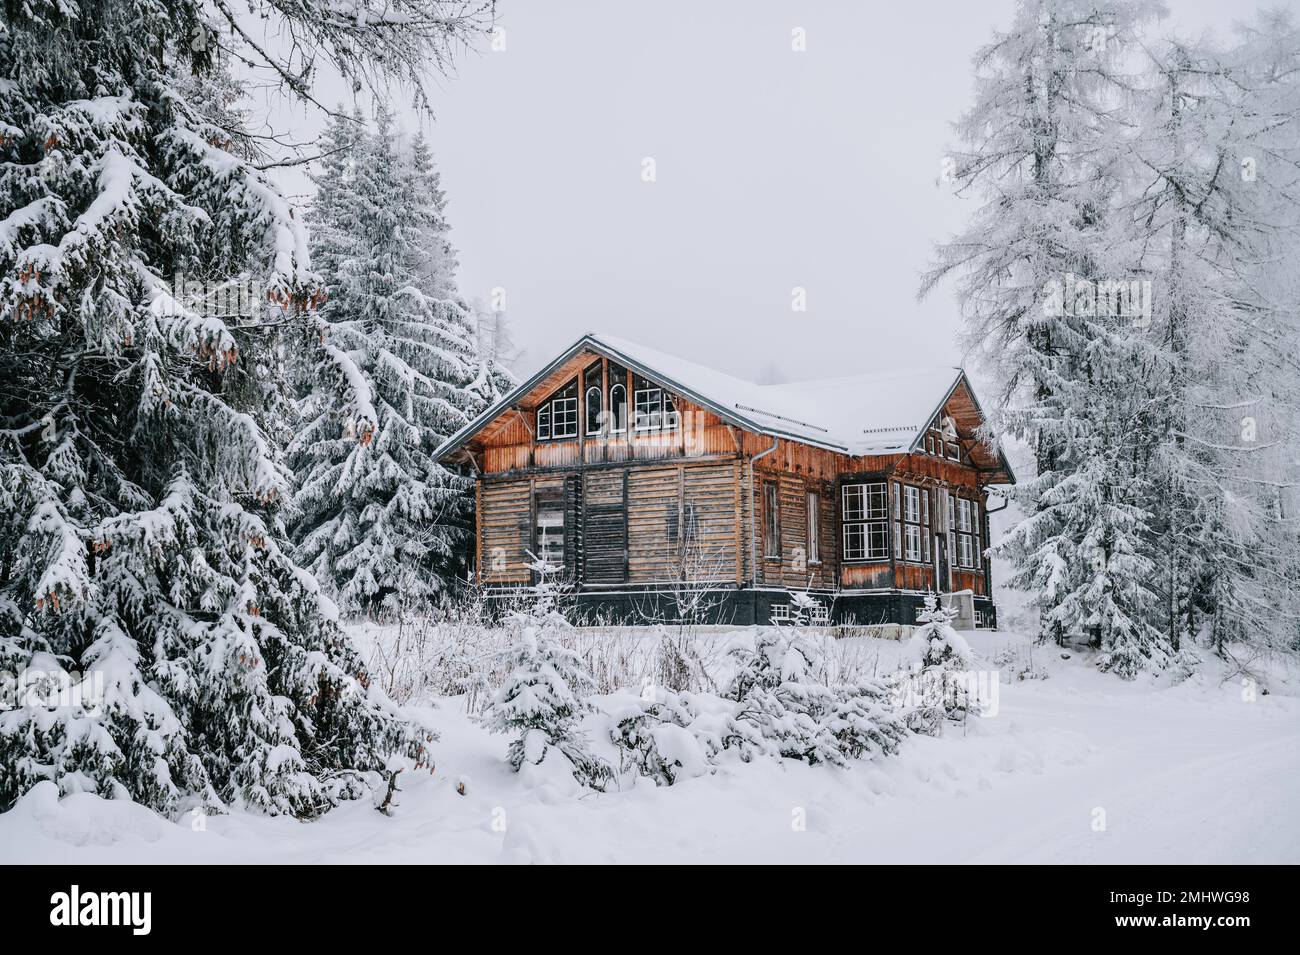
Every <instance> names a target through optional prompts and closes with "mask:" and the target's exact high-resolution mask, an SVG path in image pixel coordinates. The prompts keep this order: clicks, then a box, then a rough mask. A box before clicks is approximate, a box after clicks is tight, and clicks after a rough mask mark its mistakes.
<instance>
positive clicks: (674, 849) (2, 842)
mask: <svg viewBox="0 0 1300 955" xmlns="http://www.w3.org/2000/svg"><path fill="white" fill-rule="evenodd" d="M969 639H970V641H971V644H972V647H973V648H974V649H975V650H976V651H977V652H980V653H981V654H983V655H985V656H986V657H989V658H991V657H992V655H993V654H994V653H995V652H996V651H997V650H998V649H1000V648H1002V647H1003V646H1005V645H1007V644H1017V643H1018V644H1023V643H1024V641H1022V640H1019V639H1018V638H1015V637H1012V636H1010V635H1007V634H988V633H977V634H970V635H969ZM879 643H880V644H881V648H880V649H881V654H882V658H883V657H887V656H888V655H892V654H896V653H897V652H898V644H892V643H888V642H886V641H879ZM1034 658H1035V662H1036V663H1037V664H1038V665H1039V666H1040V667H1042V668H1043V669H1045V670H1046V671H1047V673H1048V678H1047V679H1044V680H1034V681H1027V682H1013V683H1009V684H1008V683H1003V684H1001V685H1000V698H999V700H998V712H997V715H996V716H993V717H991V718H986V719H980V720H977V721H973V722H972V723H971V724H970V725H969V728H968V729H967V730H966V732H965V734H964V735H963V733H962V731H961V730H960V729H957V730H950V732H949V733H948V735H947V736H945V737H944V738H942V739H930V738H915V739H911V740H909V741H908V742H907V743H906V744H905V746H904V749H903V751H902V754H901V755H900V756H898V757H894V758H890V759H887V760H884V761H880V762H874V763H858V764H855V765H854V766H853V767H852V768H851V769H849V770H847V771H845V770H836V769H832V768H824V767H816V768H812V767H808V766H806V765H803V764H801V763H795V762H789V761H786V762H783V763H766V762H761V761H760V762H756V763H752V764H749V765H741V764H728V765H725V766H723V767H721V768H719V769H718V770H717V772H716V773H714V774H713V775H711V776H706V777H702V778H697V779H691V780H686V781H684V782H681V783H680V784H678V785H676V786H673V787H670V788H656V787H655V786H654V785H653V784H652V783H650V782H649V781H643V782H642V783H641V784H638V785H635V786H633V787H632V788H630V789H627V790H625V791H622V792H614V793H608V794H598V793H583V794H570V793H566V792H564V791H562V790H561V789H559V788H554V787H551V786H545V785H544V786H540V787H538V786H533V787H528V786H526V785H525V784H524V782H523V781H522V780H521V779H520V777H518V776H516V775H515V774H513V773H511V772H510V771H509V770H508V768H507V767H506V765H505V764H504V762H503V760H502V756H503V753H504V750H505V746H506V739H505V738H504V737H501V736H491V735H489V734H487V733H485V732H484V731H483V730H482V729H481V728H479V727H478V726H477V725H475V724H473V723H472V722H471V721H469V720H468V719H466V718H465V716H464V715H463V714H462V713H460V712H459V709H458V706H459V701H457V700H447V701H443V703H442V704H441V705H440V706H439V707H437V708H436V709H432V710H430V711H428V712H429V713H430V716H431V719H432V721H433V723H434V724H435V725H436V726H437V727H438V729H439V731H440V732H441V734H442V740H441V742H440V743H439V744H437V748H436V754H437V758H438V768H437V772H436V774H435V775H432V776H429V775H421V776H419V777H418V778H413V779H409V780H407V781H406V782H405V784H404V792H403V793H402V794H401V797H400V799H401V805H400V807H399V808H398V809H397V811H396V813H395V815H394V816H393V817H391V818H389V817H385V816H383V815H381V814H379V813H377V812H375V810H374V809H373V808H372V807H371V806H370V805H369V804H365V805H349V806H345V807H343V808H340V809H337V810H335V811H333V812H331V813H329V814H327V815H326V816H325V817H324V818H323V819H321V820H319V821H316V822H314V823H310V824H303V823H299V822H294V821H292V820H287V819H268V818H262V817H257V816H250V815H245V814H238V815H234V816H216V817H211V818H208V819H206V820H203V822H204V824H205V827H204V828H202V829H201V830H200V831H195V829H194V827H195V824H196V822H195V821H192V820H189V819H186V820H183V821H182V822H180V823H179V824H177V823H172V822H169V821H166V820H164V819H162V818H160V817H158V816H156V815H154V814H153V813H151V812H149V811H147V810H144V809H142V808H140V807H138V806H135V805H132V804H128V803H117V802H108V801H104V800H100V799H98V798H96V797H92V796H85V795H79V796H73V797H70V798H67V799H64V800H62V801H59V800H57V799H56V798H54V794H53V792H52V787H51V786H49V785H48V784H47V786H46V787H42V788H38V789H37V790H34V791H33V792H32V793H29V794H28V796H27V797H25V798H24V800H23V801H22V802H21V803H20V804H19V805H18V806H17V807H15V808H14V809H13V810H11V811H10V812H8V813H6V814H4V815H0V862H4V863H13V862H78V863H95V862H115V863H116V862H157V863H226V862H293V863H301V862H357V863H380V862H382V863H399V862H414V863H433V862H447V863H466V862H473V863H479V862H592V863H607V862H647V863H653V862H777V861H790V862H913V863H917V862H920V863H924V862H1050V863H1102V862H1108V863H1140V862H1172V863H1211V862H1217V863H1254V862H1275V863H1296V862H1300V819H1297V817H1296V814H1295V812H1294V808H1295V800H1296V795H1297V790H1300V699H1297V698H1296V697H1295V696H1291V695H1288V694H1289V693H1293V692H1295V691H1294V689H1292V690H1287V689H1286V687H1285V686H1281V685H1279V684H1277V683H1275V684H1274V690H1275V692H1273V693H1272V694H1269V695H1257V696H1256V697H1255V699H1254V701H1253V702H1251V701H1247V700H1246V699H1243V693H1242V687H1241V685H1240V683H1239V682H1227V683H1223V682H1221V673H1220V670H1219V667H1218V665H1217V664H1216V663H1213V662H1211V663H1207V665H1206V667H1205V668H1204V670H1203V672H1202V673H1201V674H1200V675H1199V676H1198V677H1197V678H1195V679H1194V680H1193V681H1190V682H1189V683H1184V684H1182V685H1180V686H1176V687H1159V686H1153V685H1134V684H1124V683H1122V682H1121V681H1120V680H1118V679H1116V678H1114V677H1112V676H1107V675H1104V674H1101V673H1098V672H1096V671H1095V670H1094V669H1093V668H1092V667H1091V666H1090V665H1089V664H1088V662H1087V661H1086V660H1085V659H1084V658H1082V657H1081V656H1079V655H1077V654H1076V655H1073V656H1072V657H1071V659H1070V660H1062V659H1060V658H1059V655H1058V654H1055V653H1050V652H1045V651H1042V650H1036V651H1035V657H1034ZM1292 686H1293V687H1294V683H1293V684H1292ZM461 777H468V779H467V782H466V794H465V795H464V796H462V795H458V794H457V792H456V789H455V786H456V782H457V780H458V778H461ZM801 822H802V823H803V825H801Z"/></svg>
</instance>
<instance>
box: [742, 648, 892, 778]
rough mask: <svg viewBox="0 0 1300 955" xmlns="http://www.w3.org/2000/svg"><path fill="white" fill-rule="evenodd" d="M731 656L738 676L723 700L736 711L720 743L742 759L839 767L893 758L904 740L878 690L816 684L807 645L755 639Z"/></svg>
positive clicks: (818, 662) (818, 663) (867, 684)
mask: <svg viewBox="0 0 1300 955" xmlns="http://www.w3.org/2000/svg"><path fill="white" fill-rule="evenodd" d="M733 656H734V658H735V660H736V662H737V664H738V666H737V670H736V673H735V674H734V676H733V677H732V679H731V682H730V683H729V684H728V685H727V688H726V690H725V691H724V694H723V695H724V696H726V697H728V698H730V699H732V700H735V701H737V704H738V705H737V707H736V710H735V713H734V716H733V718H732V720H731V725H730V726H729V728H728V731H727V733H726V735H725V736H724V738H723V743H724V746H725V747H727V748H732V747H734V748H736V749H738V750H739V752H740V753H741V757H742V758H743V759H749V758H752V756H753V755H755V754H760V753H761V754H769V755H771V754H775V755H779V756H783V757H786V758H790V759H800V760H805V761H807V762H809V763H814V764H816V763H830V764H832V765H836V766H843V765H846V764H847V762H848V760H849V759H856V758H858V757H861V756H875V755H888V754H890V753H894V752H896V751H897V749H898V744H899V743H900V742H901V741H902V739H903V737H904V736H905V735H906V733H905V729H904V727H903V725H902V723H901V722H900V721H899V720H898V718H897V717H896V716H895V715H894V714H893V713H891V712H890V711H889V708H888V691H887V689H886V688H885V686H884V685H883V684H881V683H878V682H874V681H864V682H860V683H857V684H846V685H838V686H830V685H827V683H825V682H822V681H821V678H820V676H819V674H820V673H822V672H824V669H823V668H824V663H823V660H822V655H821V652H820V648H819V647H818V646H817V644H816V642H814V641H813V640H811V639H809V638H808V637H805V636H802V635H799V634H797V633H794V632H791V631H781V630H777V631H770V630H764V631H760V632H759V633H758V635H757V637H756V638H755V645H754V648H753V649H752V650H751V649H749V648H748V647H743V646H742V647H737V648H736V649H735V650H734V651H733Z"/></svg>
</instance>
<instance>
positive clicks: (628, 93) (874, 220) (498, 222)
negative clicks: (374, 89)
mask: <svg viewBox="0 0 1300 955" xmlns="http://www.w3.org/2000/svg"><path fill="white" fill-rule="evenodd" d="M1167 2H1168V5H1169V7H1170V15H1169V17H1168V18H1167V21H1166V23H1167V25H1168V26H1170V27H1172V26H1174V25H1177V27H1178V28H1179V30H1180V32H1183V33H1200V32H1202V31H1204V30H1207V29H1208V30H1212V31H1214V32H1216V33H1219V34H1226V33H1227V32H1228V30H1229V28H1230V26H1231V24H1232V21H1233V20H1234V19H1236V18H1241V17H1246V16H1250V15H1251V14H1252V12H1253V10H1254V9H1256V8H1257V7H1258V6H1261V5H1263V4H1258V3H1255V2H1252V0H1239V2H1228V0H1167ZM1274 5H1275V4H1274ZM1011 9H1012V2H1011V0H978V2H974V0H966V2H962V0H910V2H898V3H890V4H886V3H879V2H872V3H867V2H850V0H836V2H823V3H817V4H808V3H796V2H777V0H712V2H708V3H698V2H696V3H687V2H677V0H660V2H656V3H645V2H642V0H604V2H595V0H544V2H539V0H499V10H500V20H499V25H500V26H501V28H503V29H504V31H505V34H504V38H505V46H506V48H505V50H504V51H501V52H488V51H486V50H485V51H483V52H479V53H472V54H470V55H468V56H467V57H465V58H463V60H462V62H461V64H460V67H459V71H458V75H456V76H455V77H453V78H450V79H449V80H447V81H445V82H442V83H441V84H440V89H441V92H440V93H439V94H438V95H436V96H435V99H434V109H435V112H436V118H435V119H434V120H432V121H430V120H428V119H427V118H426V119H424V120H423V121H422V120H421V119H420V118H419V117H417V115H416V114H415V113H414V112H413V111H412V110H411V109H410V108H409V104H408V103H406V102H402V103H401V104H400V105H401V106H402V107H403V108H402V110H401V114H402V117H403V121H404V123H406V124H407V126H408V127H409V128H413V127H415V126H417V125H419V124H420V123H421V122H423V127H424V128H425V130H426V132H427V134H428V135H429V136H430V138H431V142H432V144H433V147H434V149H435V151H436V156H437V160H438V163H439V166H440V168H441V170H442V176H443V185H444V187H445V189H446V191H447V193H448V196H449V200H450V201H449V209H448V212H449V216H450V219H451V223H452V226H453V233H452V235H453V241H454V242H455V244H456V246H457V248H458V249H459V251H460V262H461V272H460V284H461V289H462V292H463V294H465V295H466V296H467V297H481V298H484V299H486V298H487V297H488V295H489V292H490V290H491V289H492V288H494V287H502V288H504V289H505V290H506V304H507V306H508V314H509V317H510V320H511V324H512V326H513V329H514V332H515V336H516V338H517V341H518V343H519V344H520V345H521V346H522V347H524V348H525V349H526V350H527V353H526V355H525V356H524V359H523V361H522V362H521V364H520V368H519V369H518V370H519V371H521V372H524V373H527V372H529V371H531V370H533V369H535V368H536V367H538V366H539V365H541V364H543V363H544V362H545V361H547V360H549V359H550V358H551V357H553V355H554V354H555V353H556V352H558V351H559V350H560V349H561V348H563V347H564V346H566V345H568V344H569V343H570V341H571V340H572V339H574V338H576V337H577V336H578V335H580V334H581V333H583V332H585V331H589V330H595V331H603V332H607V333H609V334H612V335H618V336H621V337H625V338H630V339H634V340H638V341H642V342H645V343H647V344H653V345H656V346H657V347H660V348H662V349H663V350H665V351H669V352H673V353H677V354H681V355H683V356H687V357H690V358H693V359H695V360H697V361H700V362H702V363H704V364H708V365H712V366H714V367H717V368H720V369H722V370H725V371H728V372H731V373H733V374H737V375H741V376H743V377H747V378H756V377H758V376H760V375H761V374H763V373H764V371H765V370H767V371H770V370H771V366H775V368H777V369H779V371H780V373H781V374H782V375H783V376H784V377H786V378H789V379H798V378H806V377H814V376H823V375H843V374H852V373H855V372H859V371H862V370H872V369H879V368H885V367H890V366H894V367H897V366H898V365H899V364H900V363H901V364H909V365H915V364H922V363H928V362H930V361H936V362H950V363H954V364H956V363H959V362H960V361H961V356H960V354H959V353H958V351H957V349H956V346H955V343H954V336H955V331H956V329H957V326H958V320H959V316H958V312H957V307H956V304H955V302H954V301H953V299H952V295H951V293H950V292H949V291H947V290H940V291H939V292H937V293H936V294H935V295H933V296H932V297H931V298H929V299H927V300H926V301H925V302H924V303H921V304H917V302H916V300H915V295H916V288H917V282H918V277H919V275H920V273H921V271H922V270H923V269H924V268H925V266H926V263H927V261H928V259H929V256H930V251H931V248H932V246H933V243H934V242H935V241H937V240H939V239H942V238H943V237H945V236H947V235H948V234H950V233H951V232H953V231H954V230H955V229H957V228H958V227H959V226H960V224H961V222H962V221H963V218H964V216H965V215H967V213H968V210H969V208H970V206H971V200H958V199H956V198H955V197H953V196H952V195H951V193H950V192H949V191H948V189H947V187H941V186H940V185H939V184H938V174H939V170H940V162H941V160H942V156H943V154H944V149H945V146H947V145H950V144H951V143H952V141H953V140H952V136H951V133H950V123H951V122H952V121H953V120H955V119H956V118H957V117H958V115H959V114H960V113H961V112H962V111H963V110H964V109H965V108H966V107H967V105H968V103H969V98H970V58H971V55H972V54H973V53H974V51H975V49H976V48H977V46H979V45H980V44H981V43H983V42H984V41H985V40H986V39H987V38H988V37H989V35H990V32H991V31H992V29H993V28H994V27H995V26H997V27H1005V26H1006V25H1007V24H1008V23H1009V21H1010V12H1011ZM796 27H801V28H803V30H804V31H805V32H806V37H807V50H806V51H805V52H794V51H792V49H791V31H792V30H793V29H794V28H796ZM339 89H341V87H338V86H337V85H336V84H332V83H331V82H329V81H328V80H323V81H322V83H321V84H320V90H319V92H320V95H321V96H322V98H323V99H325V100H326V101H331V102H332V101H336V100H338V99H339V98H340V95H341V94H340V92H338V90H339ZM399 96H400V94H399ZM406 99H409V97H407V98H406ZM277 119H278V121H280V122H288V123H289V124H290V125H291V126H292V128H293V129H294V132H295V133H296V134H297V135H298V136H299V137H300V138H301V137H307V136H310V135H314V134H315V132H316V131H318V130H319V129H320V127H321V126H322V125H323V121H322V118H321V117H320V116H319V115H316V114H313V113H312V112H310V111H306V110H303V109H301V108H297V109H295V110H294V111H293V113H292V114H287V113H284V112H280V113H279V115H278V116H277ZM646 157H653V159H654V160H655V163H656V172H657V181H655V182H644V181H643V180H642V176H641V173H642V160H643V159H644V158H646ZM285 185H286V188H288V189H289V190H290V191H291V192H294V193H297V194H301V193H302V192H303V191H304V190H305V189H306V188H307V186H306V184H305V183H304V181H303V180H302V179H301V178H300V177H298V176H294V175H288V176H286V177H285ZM796 286H800V287H803V288H805V289H806V290H807V306H808V307H807V311H806V312H802V313H798V312H794V311H792V309H791V289H792V288H794V287H796Z"/></svg>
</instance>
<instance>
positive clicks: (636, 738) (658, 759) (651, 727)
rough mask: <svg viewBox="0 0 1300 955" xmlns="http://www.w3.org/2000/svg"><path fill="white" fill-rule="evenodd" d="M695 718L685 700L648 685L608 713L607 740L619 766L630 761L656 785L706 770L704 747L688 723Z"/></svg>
mask: <svg viewBox="0 0 1300 955" xmlns="http://www.w3.org/2000/svg"><path fill="white" fill-rule="evenodd" d="M694 719H695V717H694V715H693V714H692V713H691V711H690V707H689V704H688V702H687V700H686V699H685V698H683V697H679V696H678V695H677V694H675V693H670V692H666V691H656V690H654V688H653V687H651V688H648V692H647V694H643V696H642V697H641V698H639V699H637V700H636V701H635V702H632V703H629V705H628V706H627V707H625V708H623V709H621V710H616V711H615V712H613V713H611V714H610V721H611V723H612V724H613V725H612V726H611V728H610V733H609V735H610V740H611V741H612V742H613V743H614V745H615V746H616V747H618V749H619V751H620V759H625V760H626V762H624V763H621V764H620V766H619V768H620V770H621V769H623V768H624V767H625V766H626V765H628V764H630V765H631V767H632V768H633V769H635V770H636V771H637V772H638V773H639V774H640V775H642V776H648V777H649V778H651V779H653V780H654V781H655V785H658V786H671V785H673V783H675V782H677V781H678V780H679V779H680V778H682V777H683V776H698V775H701V774H702V773H704V772H706V771H707V768H708V758H707V748H706V746H704V745H703V744H701V742H700V741H699V740H697V739H696V737H695V735H694V733H692V732H691V730H690V726H691V723H692V722H693V721H694Z"/></svg>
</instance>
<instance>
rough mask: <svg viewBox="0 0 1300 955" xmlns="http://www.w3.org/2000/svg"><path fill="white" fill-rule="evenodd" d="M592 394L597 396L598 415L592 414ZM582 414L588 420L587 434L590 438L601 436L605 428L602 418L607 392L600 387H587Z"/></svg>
mask: <svg viewBox="0 0 1300 955" xmlns="http://www.w3.org/2000/svg"><path fill="white" fill-rule="evenodd" d="M592 392H595V394H596V413H595V414H594V415H593V414H592V413H591V395H592ZM582 413H583V416H584V417H585V418H586V419H587V422H586V424H587V428H586V434H587V435H588V436H591V435H593V434H597V435H598V434H600V433H601V431H602V429H603V427H604V422H603V421H602V420H601V417H602V415H603V414H604V413H605V390H604V389H603V388H601V387H600V385H588V386H587V391H586V393H585V394H584V395H583V398H582Z"/></svg>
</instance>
